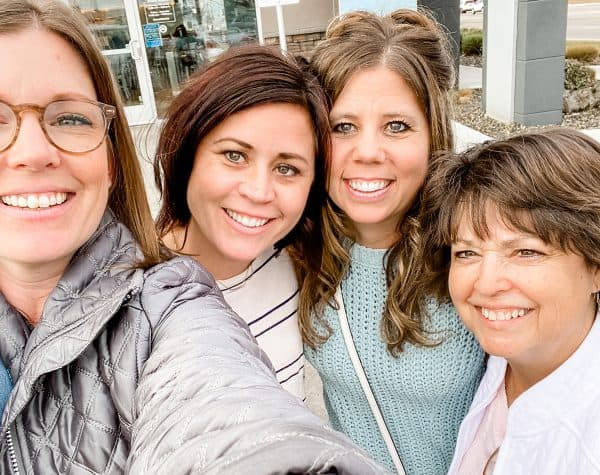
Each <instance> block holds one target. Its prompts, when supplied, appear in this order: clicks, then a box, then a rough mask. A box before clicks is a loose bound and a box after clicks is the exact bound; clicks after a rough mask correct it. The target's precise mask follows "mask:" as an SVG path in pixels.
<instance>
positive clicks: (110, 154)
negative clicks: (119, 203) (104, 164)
mask: <svg viewBox="0 0 600 475" xmlns="http://www.w3.org/2000/svg"><path fill="white" fill-rule="evenodd" d="M106 154H107V158H108V184H109V190H112V186H113V183H114V177H115V153H114V149H113V144H112V141H111V140H110V138H109V137H108V136H107V137H106Z"/></svg>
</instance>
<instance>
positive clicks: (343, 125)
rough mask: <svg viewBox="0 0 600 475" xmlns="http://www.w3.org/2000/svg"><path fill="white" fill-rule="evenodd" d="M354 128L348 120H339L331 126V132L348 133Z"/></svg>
mask: <svg viewBox="0 0 600 475" xmlns="http://www.w3.org/2000/svg"><path fill="white" fill-rule="evenodd" d="M355 129H356V128H355V127H354V125H353V124H351V123H350V122H340V123H339V124H336V125H334V126H333V132H336V133H339V134H349V133H351V132H354V130H355Z"/></svg>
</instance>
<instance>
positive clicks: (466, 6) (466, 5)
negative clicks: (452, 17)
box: [460, 0, 476, 13]
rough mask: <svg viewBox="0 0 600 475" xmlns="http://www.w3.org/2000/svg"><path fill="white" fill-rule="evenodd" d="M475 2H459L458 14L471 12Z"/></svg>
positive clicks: (464, 0)
mask: <svg viewBox="0 0 600 475" xmlns="http://www.w3.org/2000/svg"><path fill="white" fill-rule="evenodd" d="M475 2H476V0H460V12H461V13H467V12H470V11H473V4H474V3H475Z"/></svg>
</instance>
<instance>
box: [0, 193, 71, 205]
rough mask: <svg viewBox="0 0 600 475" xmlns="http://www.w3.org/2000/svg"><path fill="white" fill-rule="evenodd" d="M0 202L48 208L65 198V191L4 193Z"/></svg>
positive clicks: (60, 202)
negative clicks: (21, 193)
mask: <svg viewBox="0 0 600 475" xmlns="http://www.w3.org/2000/svg"><path fill="white" fill-rule="evenodd" d="M1 199H2V202H3V203H4V204H5V205H8V206H16V207H18V208H29V209H37V208H49V207H50V206H54V205H59V204H62V203H64V202H65V201H66V200H67V194H66V193H45V194H39V195H6V196H2V198H1Z"/></svg>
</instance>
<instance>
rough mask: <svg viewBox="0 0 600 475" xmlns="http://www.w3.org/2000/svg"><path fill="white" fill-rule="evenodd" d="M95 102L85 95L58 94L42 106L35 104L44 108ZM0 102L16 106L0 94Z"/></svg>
mask: <svg viewBox="0 0 600 475" xmlns="http://www.w3.org/2000/svg"><path fill="white" fill-rule="evenodd" d="M97 100H98V99H95V98H93V97H89V96H86V95H85V94H77V93H59V94H54V95H53V96H50V100H49V101H46V103H45V104H43V105H42V104H39V103H36V104H37V105H39V106H41V107H45V106H47V105H48V104H50V103H51V102H55V101H97ZM0 101H2V102H5V103H6V104H10V105H16V104H14V103H13V102H11V101H9V100H8V98H7V97H6V96H4V95H3V94H2V93H0Z"/></svg>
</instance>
